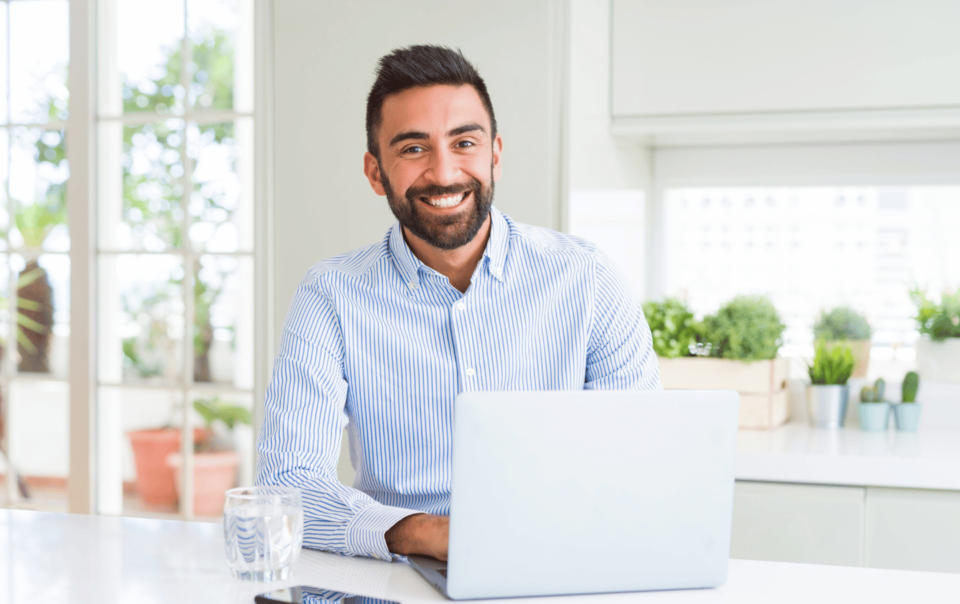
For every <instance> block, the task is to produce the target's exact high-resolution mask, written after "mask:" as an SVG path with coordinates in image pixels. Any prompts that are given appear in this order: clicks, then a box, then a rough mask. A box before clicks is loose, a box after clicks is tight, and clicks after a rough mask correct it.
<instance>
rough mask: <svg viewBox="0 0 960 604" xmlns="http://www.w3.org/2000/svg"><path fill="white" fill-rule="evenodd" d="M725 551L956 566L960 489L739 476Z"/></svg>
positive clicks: (959, 568) (753, 556) (882, 564)
mask: <svg viewBox="0 0 960 604" xmlns="http://www.w3.org/2000/svg"><path fill="white" fill-rule="evenodd" d="M730 556H731V557H732V558H744V559H749V560H772V561H777V562H807V563H813V564H838V565H845V566H869V567H874V568H893V569H902V570H922V571H931V572H954V573H960V492H958V491H940V490H929V489H891V488H880V487H859V486H858V487H847V486H821V485H809V484H786V483H774V482H748V481H737V484H736V488H735V490H734V502H733V532H732V535H731V547H730Z"/></svg>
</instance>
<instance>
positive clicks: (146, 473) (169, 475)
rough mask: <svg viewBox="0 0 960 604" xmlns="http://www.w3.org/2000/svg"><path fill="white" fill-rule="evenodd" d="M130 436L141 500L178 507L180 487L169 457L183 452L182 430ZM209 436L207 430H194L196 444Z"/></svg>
mask: <svg viewBox="0 0 960 604" xmlns="http://www.w3.org/2000/svg"><path fill="white" fill-rule="evenodd" d="M127 436H128V437H129V438H130V445H131V446H132V447H133V461H134V465H135V466H136V467H137V494H138V495H140V499H141V500H143V502H144V503H149V504H151V505H176V503H177V488H176V485H175V484H174V480H173V470H171V469H170V467H169V466H168V465H167V456H169V455H170V454H171V453H174V452H176V451H178V450H180V429H179V428H158V429H155V430H134V431H133V432H127ZM207 436H208V433H207V431H206V430H204V429H202V428H194V430H193V442H195V443H197V442H201V441H203V440H204V439H206V438H207Z"/></svg>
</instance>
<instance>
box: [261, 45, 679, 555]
mask: <svg viewBox="0 0 960 604" xmlns="http://www.w3.org/2000/svg"><path fill="white" fill-rule="evenodd" d="M502 149H503V141H502V139H501V137H500V135H499V134H498V132H497V122H496V118H495V117H494V112H493V105H492V103H491V102H490V97H489V94H488V93H487V88H486V85H485V84H484V82H483V80H482V79H481V78H480V76H479V74H478V73H477V72H476V70H475V69H474V68H473V66H472V65H470V63H468V62H467V60H466V59H464V57H463V56H462V55H461V54H460V53H459V52H456V51H453V50H450V49H448V48H443V47H438V46H413V47H410V48H405V49H399V50H396V51H394V52H392V53H390V54H389V55H387V56H385V57H383V58H382V59H381V60H380V64H379V69H378V71H377V78H376V81H375V82H374V84H373V88H372V89H371V91H370V94H369V96H368V98H367V153H366V154H365V155H364V174H365V175H366V177H367V179H368V180H369V182H370V186H371V187H372V188H373V190H374V191H375V192H376V193H377V194H378V195H384V196H386V198H387V202H388V203H389V205H390V209H391V210H392V211H393V214H394V215H395V216H396V218H397V223H396V224H394V225H393V226H392V227H391V228H390V230H388V231H387V234H386V236H385V237H384V238H383V240H382V241H381V242H380V243H378V244H375V245H371V246H368V247H365V248H361V249H359V250H355V251H353V252H348V253H346V254H342V255H340V256H335V257H333V258H329V259H327V260H324V261H322V262H320V263H319V264H317V265H316V266H314V267H313V268H312V269H311V270H310V271H309V272H308V274H307V276H306V277H305V278H304V279H303V281H302V282H301V283H300V286H299V288H298V289H297V293H296V295H295V297H294V301H293V304H292V305H291V308H290V311H289V313H288V315H287V319H286V322H285V324H284V328H283V334H282V337H281V342H280V351H279V353H278V355H277V359H276V362H275V364H274V369H273V379H272V380H271V383H270V387H269V388H268V390H267V395H266V399H265V401H264V422H263V426H262V428H261V431H260V438H259V441H258V451H259V463H258V465H257V466H258V467H257V482H258V484H282V485H288V486H294V487H298V488H299V489H301V490H302V492H303V495H304V508H305V510H304V511H305V530H304V545H305V546H306V547H311V548H315V549H324V550H329V551H334V552H339V553H343V554H350V555H361V556H372V557H377V558H381V559H385V560H389V559H391V558H392V554H426V555H430V556H434V557H436V558H439V559H442V560H443V559H446V554H447V540H448V539H447V527H448V515H449V509H450V450H451V442H450V439H451V435H452V431H453V402H454V399H455V398H456V396H457V394H458V393H460V392H463V391H465V390H470V391H506V390H514V391H515V390H576V389H618V390H631V389H657V388H660V378H659V369H658V365H657V358H656V355H654V353H653V349H652V347H651V338H650V330H649V328H648V327H647V324H646V321H645V320H644V318H643V313H642V311H641V309H640V305H639V303H638V301H637V300H635V299H634V298H633V297H632V296H631V295H630V294H629V292H628V290H627V287H626V285H625V284H624V281H623V279H622V278H621V276H620V275H619V274H618V273H617V271H616V270H615V269H614V268H613V266H612V264H611V262H610V260H609V259H608V258H607V257H606V256H604V255H603V254H602V253H600V252H599V251H597V249H596V247H595V246H594V245H593V244H591V243H589V242H587V241H584V240H582V239H578V238H575V237H572V236H569V235H564V234H562V233H557V232H554V231H550V230H547V229H543V228H539V227H533V226H529V225H523V224H519V223H516V222H514V221H513V220H511V219H510V218H509V217H508V216H506V215H505V214H503V213H501V212H499V211H497V210H496V208H493V206H492V203H493V192H494V183H495V182H496V181H497V180H499V178H500V173H501V152H502ZM344 426H346V427H347V432H348V434H349V438H350V457H351V462H352V463H353V467H354V468H355V469H356V472H357V476H356V480H355V482H354V485H353V487H352V488H351V487H347V486H345V485H342V484H340V483H339V482H338V481H337V472H336V468H337V461H338V457H339V453H340V438H341V434H342V431H343V428H344ZM574 488H575V486H574Z"/></svg>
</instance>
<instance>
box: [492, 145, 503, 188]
mask: <svg viewBox="0 0 960 604" xmlns="http://www.w3.org/2000/svg"><path fill="white" fill-rule="evenodd" d="M501 153H503V138H502V137H501V136H500V135H499V134H498V135H497V138H495V139H493V182H497V181H498V180H500V154H501Z"/></svg>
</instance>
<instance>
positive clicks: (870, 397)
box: [860, 386, 880, 403]
mask: <svg viewBox="0 0 960 604" xmlns="http://www.w3.org/2000/svg"><path fill="white" fill-rule="evenodd" d="M860 402H861V403H878V402H880V399H879V398H878V397H877V389H876V388H874V387H872V386H864V387H863V388H862V389H861V390H860Z"/></svg>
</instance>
